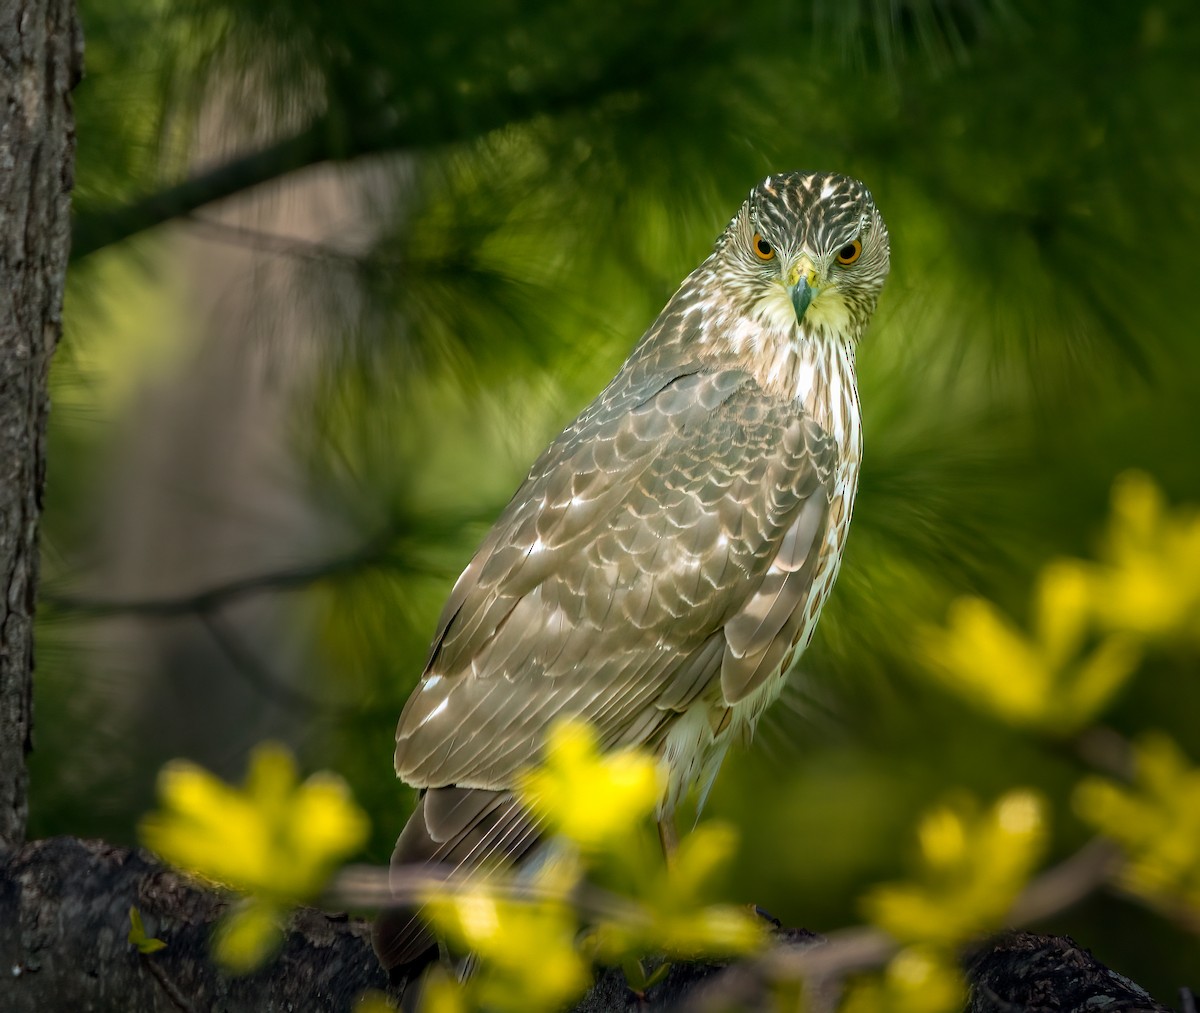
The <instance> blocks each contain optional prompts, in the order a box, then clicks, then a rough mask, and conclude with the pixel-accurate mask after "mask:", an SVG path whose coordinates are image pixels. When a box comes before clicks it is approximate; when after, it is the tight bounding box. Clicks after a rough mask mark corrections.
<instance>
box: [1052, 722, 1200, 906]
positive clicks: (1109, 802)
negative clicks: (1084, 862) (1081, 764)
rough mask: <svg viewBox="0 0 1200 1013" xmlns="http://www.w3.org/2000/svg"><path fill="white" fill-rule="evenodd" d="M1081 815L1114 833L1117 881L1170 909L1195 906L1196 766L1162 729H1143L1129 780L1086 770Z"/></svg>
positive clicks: (1079, 795)
mask: <svg viewBox="0 0 1200 1013" xmlns="http://www.w3.org/2000/svg"><path fill="white" fill-rule="evenodd" d="M1074 802H1075V809H1076V811H1077V812H1078V813H1079V815H1080V816H1081V817H1082V818H1083V819H1084V820H1086V821H1087V822H1088V823H1091V824H1092V825H1093V826H1095V827H1096V828H1097V829H1098V830H1099V831H1100V832H1101V833H1103V834H1104V835H1105V836H1107V837H1110V838H1112V839H1113V840H1114V841H1116V842H1117V843H1118V844H1119V845H1120V846H1121V848H1122V850H1123V851H1124V852H1125V855H1126V858H1127V862H1126V864H1125V866H1124V867H1123V868H1122V870H1121V872H1120V874H1119V877H1120V882H1121V885H1122V886H1123V887H1124V888H1125V889H1127V890H1129V891H1130V892H1131V893H1135V894H1137V895H1139V896H1141V897H1145V898H1146V899H1147V900H1150V901H1151V902H1152V903H1154V904H1156V905H1158V906H1159V907H1160V908H1163V909H1165V910H1168V911H1177V910H1179V908H1180V907H1181V906H1183V907H1187V908H1190V909H1191V910H1192V911H1193V912H1200V768H1197V767H1194V766H1192V765H1191V764H1190V763H1189V762H1188V760H1187V758H1186V757H1185V756H1184V755H1183V753H1182V752H1181V751H1180V750H1179V747H1178V746H1176V745H1175V743H1174V742H1172V741H1171V740H1170V739H1169V738H1168V737H1167V736H1165V735H1162V734H1151V735H1146V736H1144V737H1142V738H1141V739H1140V740H1139V741H1138V743H1137V745H1136V747H1135V751H1134V783H1133V785H1132V786H1131V787H1130V786H1125V785H1121V784H1117V783H1116V782H1114V781H1110V780H1108V779H1107V778H1101V777H1091V778H1088V779H1086V780H1085V781H1083V782H1082V783H1081V784H1080V785H1079V787H1078V788H1077V789H1076V792H1075V799H1074Z"/></svg>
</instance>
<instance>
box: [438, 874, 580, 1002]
mask: <svg viewBox="0 0 1200 1013" xmlns="http://www.w3.org/2000/svg"><path fill="white" fill-rule="evenodd" d="M558 877H559V872H558V871H555V872H552V873H551V874H550V881H551V882H554V881H556V880H557V879H558ZM544 892H545V891H539V893H544ZM554 892H555V891H554V890H553V889H551V891H550V893H551V896H548V897H539V898H538V899H530V900H511V899H509V898H507V897H505V896H504V895H503V889H502V884H501V883H496V884H490V883H488V882H487V881H480V882H478V883H477V884H475V885H471V886H468V887H460V888H454V887H443V888H440V889H438V890H436V891H433V892H432V893H431V894H430V895H429V896H427V897H426V898H425V909H424V913H425V915H426V917H428V919H429V920H430V922H432V924H433V925H434V927H435V928H437V929H438V931H439V932H440V933H441V934H442V935H444V936H445V937H446V938H447V939H448V940H449V941H450V942H451V943H452V944H453V945H455V946H456V947H458V948H461V949H463V950H469V951H470V952H472V953H473V954H475V956H476V957H477V958H478V960H479V970H478V972H477V973H476V974H475V975H474V976H473V977H472V978H471V979H469V981H468V983H467V986H466V989H465V992H466V996H465V998H468V999H471V1000H473V1001H474V1002H475V1003H476V1004H478V1005H479V1006H482V1007H484V1008H487V1009H495V1010H556V1009H561V1008H563V1007H564V1006H566V1005H568V1004H569V1003H570V1002H571V1000H573V999H575V998H577V997H578V996H579V995H581V994H582V993H583V992H584V991H585V990H586V989H587V987H588V985H589V984H590V982H591V980H592V975H591V968H590V966H589V965H588V964H587V963H586V962H585V961H584V959H583V958H582V957H581V956H580V954H579V951H578V950H577V949H576V946H575V937H576V935H577V933H578V931H579V922H578V918H577V916H576V914H575V911H574V909H573V908H572V907H571V905H570V904H569V902H568V900H567V897H566V894H565V893H564V894H562V895H561V896H554V895H553V894H554ZM453 993H454V990H453V989H449V988H442V989H441V991H439V992H438V993H437V995H436V996H435V997H433V998H431V999H430V1000H429V1002H430V1003H432V1004H433V1005H432V1006H430V1007H429V1008H431V1009H432V1008H436V1009H438V1010H442V1009H445V1010H452V1009H454V1008H455V1007H454V1006H453V1004H452V1003H453V1001H456V1000H455V998H454V994H453ZM459 998H464V997H463V996H459ZM434 999H436V1002H434Z"/></svg>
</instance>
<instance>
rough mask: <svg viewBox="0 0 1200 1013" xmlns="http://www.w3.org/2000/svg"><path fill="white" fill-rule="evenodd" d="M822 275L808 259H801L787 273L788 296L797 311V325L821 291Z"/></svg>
mask: <svg viewBox="0 0 1200 1013" xmlns="http://www.w3.org/2000/svg"><path fill="white" fill-rule="evenodd" d="M820 281H821V279H820V275H818V274H817V269H816V268H815V267H813V263H812V261H811V260H809V259H808V257H800V258H799V259H798V260H797V261H796V262H795V263H794V264H793V265H792V267H791V269H790V270H789V271H788V273H787V290H788V295H789V296H791V297H792V306H793V307H794V308H795V310H796V321H797V323H798V322H799V321H801V320H803V319H804V311H805V310H807V309H808V306H809V303H811V302H812V301H813V297H814V296H815V295H816V294H817V293H818V292H819V291H820V290H821V285H820Z"/></svg>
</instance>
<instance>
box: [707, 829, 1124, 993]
mask: <svg viewBox="0 0 1200 1013" xmlns="http://www.w3.org/2000/svg"><path fill="white" fill-rule="evenodd" d="M1116 861H1117V852H1116V849H1115V848H1114V847H1113V845H1112V844H1110V843H1109V842H1108V841H1105V840H1102V839H1097V840H1093V841H1091V842H1089V843H1088V844H1087V845H1085V846H1084V847H1083V848H1081V849H1080V850H1079V851H1077V852H1076V853H1075V854H1074V855H1072V856H1071V857H1070V858H1067V859H1066V860H1064V861H1063V862H1061V863H1060V864H1059V865H1056V866H1055V867H1054V868H1052V869H1049V870H1047V871H1046V872H1045V873H1043V874H1042V875H1041V876H1039V877H1037V878H1036V879H1035V880H1034V881H1033V882H1032V883H1030V884H1029V886H1028V887H1026V888H1025V890H1024V892H1022V894H1021V896H1020V897H1018V898H1017V900H1016V902H1015V903H1014V904H1013V907H1012V910H1011V912H1010V914H1009V918H1008V925H1009V927H1010V928H1021V927H1023V926H1025V925H1028V924H1030V923H1032V922H1035V921H1042V920H1044V919H1046V918H1049V917H1050V916H1051V915H1055V914H1058V913H1059V912H1061V911H1064V910H1066V909H1067V908H1069V907H1071V906H1072V905H1074V904H1076V903H1078V902H1079V901H1080V900H1082V899H1083V898H1084V897H1086V896H1087V895H1088V894H1090V893H1091V892H1092V891H1094V890H1096V889H1097V888H1098V887H1100V886H1101V885H1103V884H1104V883H1105V882H1106V881H1107V879H1108V878H1109V876H1110V875H1111V874H1112V871H1113V868H1114V866H1115V864H1116ZM899 949H900V945H899V944H898V943H897V942H896V940H894V939H893V938H892V937H891V936H889V935H888V934H887V933H886V932H884V931H882V930H881V929H876V928H872V927H868V926H860V927H856V928H851V929H844V930H842V931H840V932H832V933H830V934H829V935H828V936H827V937H826V940H825V942H824V943H822V944H819V945H815V946H813V945H805V946H803V947H797V946H789V945H783V946H776V947H774V948H773V949H771V950H768V951H767V952H766V953H764V954H763V955H762V956H761V957H759V958H758V959H757V960H755V961H746V962H744V963H741V964H737V965H735V966H733V967H731V968H730V969H729V971H728V972H726V973H725V974H723V975H721V976H720V977H719V978H717V979H715V980H714V981H713V982H712V983H711V985H709V986H708V987H706V989H705V990H704V993H703V994H702V995H700V996H698V997H697V999H698V1001H697V1003H696V1005H695V1008H696V1009H700V1010H706V1009H726V1008H735V1007H737V1006H738V1001H737V1000H738V997H739V996H744V995H746V994H753V993H755V992H756V990H759V989H761V987H762V985H763V983H775V982H780V981H797V980H803V981H804V983H805V988H806V990H807V992H808V994H810V995H811V996H813V997H814V1008H815V1009H826V1008H828V1009H832V1008H833V997H834V996H835V995H836V992H837V990H838V987H839V985H840V982H841V981H842V979H844V978H845V977H846V976H847V975H850V974H854V973H857V972H860V971H866V970H870V969H873V968H876V967H881V966H883V965H884V964H886V963H887V962H888V961H889V960H890V959H891V958H892V957H893V956H895V954H896V953H897V952H898V950H899ZM726 978H728V979H729V980H728V981H726V980H725V979H726ZM723 1004H724V1005H723Z"/></svg>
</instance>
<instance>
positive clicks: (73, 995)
mask: <svg viewBox="0 0 1200 1013" xmlns="http://www.w3.org/2000/svg"><path fill="white" fill-rule="evenodd" d="M364 874H366V875H367V880H366V881H365V882H363V883H356V880H357V879H358V878H359V877H361V876H362V875H364ZM375 878H376V875H375V873H374V872H372V870H347V872H346V873H344V874H343V876H342V878H341V883H342V885H343V886H344V887H347V888H349V889H350V890H352V891H353V890H356V889H357V890H367V891H371V890H374V889H376V884H375V882H374V880H375ZM417 886H418V884H417V882H416V880H415V879H414V883H413V889H414V890H415V889H416V888H417ZM229 902H230V897H229V896H228V895H227V894H225V893H223V892H222V891H219V890H213V889H208V888H206V887H203V886H201V885H200V884H199V883H197V882H195V881H194V880H191V879H189V878H188V877H186V876H183V875H182V874H180V873H178V872H176V871H174V870H172V869H170V868H167V867H166V866H163V865H161V864H160V863H158V862H157V861H155V860H153V859H152V858H150V857H149V856H148V855H146V854H145V853H144V852H140V851H139V852H132V851H128V850H126V849H123V848H115V847H112V846H110V845H107V844H103V843H101V842H96V841H78V840H75V839H73V838H52V839H50V840H45V841H36V842H33V843H30V844H27V845H25V846H24V848H22V849H21V850H19V851H16V852H12V853H9V854H8V855H7V856H3V857H0V970H2V971H3V974H4V979H3V980H4V991H3V995H4V1000H5V1005H4V1009H5V1013H41V1011H43V1010H48V1009H87V1010H91V1011H92V1013H128V1011H129V1010H131V1009H136V1010H139V1011H144V1013H179V1011H180V1010H181V1009H182V1010H188V1011H189V1013H191V1011H198V1010H209V1009H220V1010H223V1011H225V1013H243V1011H244V1013H251V1011H253V1013H275V1011H279V1013H282V1011H284V1010H304V1011H306V1013H350V1011H351V1010H352V1008H353V1005H354V1003H355V1001H356V999H357V997H358V996H359V995H360V994H361V993H362V992H364V991H366V990H368V989H378V990H381V991H386V990H387V988H388V983H387V981H386V979H385V976H384V973H383V970H382V969H381V968H380V966H379V964H378V961H377V960H376V959H375V955H374V953H373V952H372V950H371V945H370V941H369V937H370V932H369V928H368V926H367V925H366V923H364V922H361V921H356V920H350V919H347V918H346V917H345V916H342V915H330V914H324V913H322V912H320V911H315V910H312V909H309V908H303V909H300V910H298V911H296V912H295V913H294V914H293V916H292V917H291V920H290V922H289V925H288V932H287V934H286V938H285V940H284V944H283V948H282V950H281V952H280V953H279V954H278V956H277V957H276V958H275V959H274V960H272V961H271V962H269V963H268V964H267V965H266V966H264V967H263V968H261V969H260V970H258V971H256V972H255V973H253V974H251V975H247V976H246V977H242V978H231V977H229V976H227V975H226V974H224V973H223V972H221V971H220V970H218V969H217V968H216V967H215V966H214V965H213V964H212V963H211V961H210V959H209V949H208V942H209V936H210V934H211V931H212V927H213V925H214V923H215V922H216V921H217V919H218V918H220V916H221V915H222V913H223V912H224V911H225V910H226V909H227V907H228V905H229ZM130 907H136V908H137V909H138V911H139V912H140V913H141V915H142V919H143V921H144V922H145V926H146V932H147V934H148V935H150V936H153V937H156V938H159V939H162V940H163V942H165V943H166V944H167V946H166V949H164V950H160V951H159V952H157V953H154V954H150V955H148V956H142V955H140V954H139V953H138V952H137V950H136V949H135V947H133V946H132V945H131V944H130V943H129V942H128V941H127V938H126V937H127V935H128V932H129V927H130V926H129V909H130ZM786 935H787V937H788V938H790V939H791V940H792V945H786V944H785V945H781V946H780V947H778V948H777V951H776V952H785V951H787V950H791V951H794V952H795V953H797V954H800V955H803V954H812V955H813V956H814V957H815V956H816V955H817V954H819V953H820V951H821V950H822V949H827V948H828V947H829V946H830V945H832V944H831V943H821V942H820V941H819V939H818V940H817V941H816V942H815V943H814V941H813V940H814V938H815V937H812V936H811V934H808V933H804V932H792V933H787V934H786ZM840 938H841V940H842V942H841V943H840V946H841V947H842V951H843V955H845V954H847V953H848V952H849V951H850V950H851V949H855V950H856V952H857V958H856V961H855V963H856V964H857V965H859V966H868V965H869V964H871V963H872V962H875V961H876V960H877V959H878V957H879V952H878V948H877V945H876V943H875V942H874V941H873V934H871V933H861V932H860V933H857V934H856V935H851V934H842V935H841V936H840ZM797 940H798V941H799V945H796V941H797ZM529 959H530V960H531V961H536V960H538V959H539V957H538V954H536V953H531V954H530V955H529ZM842 963H843V965H846V961H845V959H843V960H842ZM758 966H760V962H759V961H749V962H743V963H742V964H738V965H734V966H733V967H732V968H730V967H727V966H725V965H721V964H713V963H688V962H679V963H677V964H676V965H675V966H674V967H673V968H672V971H671V973H670V975H669V976H668V977H667V979H666V981H664V982H663V983H662V984H661V985H658V986H656V987H655V988H653V989H652V990H651V991H650V992H649V993H648V994H647V995H646V996H645V997H638V996H635V995H634V994H633V993H632V992H630V991H629V988H628V987H627V986H626V984H625V982H624V978H623V976H622V973H621V971H620V970H619V969H612V968H609V969H605V970H602V971H601V973H600V974H599V976H598V978H597V981H596V984H595V985H594V986H593V988H592V989H591V991H590V992H589V993H588V995H587V996H585V997H584V999H583V1000H582V1001H581V1003H580V1004H579V1006H578V1007H577V1009H578V1011H579V1013H602V1011H604V1013H607V1011H613V1010H638V1011H641V1013H653V1011H655V1010H666V1009H680V1008H685V1007H686V1008H689V1009H713V1008H715V1007H714V1006H713V1000H714V999H715V998H716V997H717V996H716V994H715V993H714V992H713V989H712V986H714V985H718V984H720V985H722V986H723V987H722V989H721V991H720V993H719V994H720V995H721V996H724V997H725V998H726V999H728V998H731V997H732V998H733V999H734V1002H733V1004H732V1005H729V1004H728V1003H727V1004H726V1005H724V1006H721V1007H720V1008H721V1009H730V1008H736V1009H739V1010H745V1011H753V1010H768V1009H777V1008H778V1002H777V999H778V996H777V994H776V993H775V992H774V991H773V990H772V988H771V987H770V986H769V983H768V982H767V981H766V979H764V978H763V977H762V976H761V975H758V974H752V975H750V976H748V977H743V978H740V979H737V982H738V983H740V986H741V990H740V991H737V992H736V993H735V992H730V991H729V986H730V985H731V983H732V979H731V978H730V974H731V973H732V972H733V971H736V970H741V969H742V968H747V967H750V968H755V967H758ZM846 966H848V965H846ZM967 977H968V981H969V983H970V984H971V989H972V991H971V998H970V1000H969V1004H968V1006H967V1013H1001V1011H1007V1010H1010V1009H1020V1010H1022V1011H1023V1013H1041V1011H1045V1013H1051V1011H1053V1013H1067V1011H1076V1010H1077V1011H1079V1013H1085V1011H1090V1010H1094V1009H1100V1008H1103V1009H1112V1010H1116V1009H1121V1010H1128V1011H1131V1013H1132V1011H1138V1013H1169V1011H1168V1010H1167V1008H1166V1007H1165V1006H1162V1005H1159V1004H1158V1003H1155V1002H1154V1001H1153V1000H1151V999H1150V998H1149V996H1147V995H1146V993H1145V992H1144V991H1142V990H1141V989H1139V988H1138V986H1136V985H1135V984H1133V983H1132V982H1130V981H1129V980H1128V979H1126V978H1124V977H1122V976H1121V975H1118V974H1116V973H1114V972H1112V971H1110V970H1108V968H1106V967H1104V966H1103V965H1102V964H1100V963H1099V962H1097V961H1096V960H1094V959H1093V958H1092V957H1091V955H1090V954H1088V953H1087V952H1086V951H1083V950H1081V949H1080V948H1079V947H1078V946H1076V945H1075V944H1074V943H1073V942H1072V941H1071V940H1069V939H1065V938H1061V937H1054V936H1034V935H1030V934H1027V933H1014V934H1009V935H1006V936H1002V937H1000V938H998V939H995V940H992V941H990V942H988V943H985V944H983V945H982V946H980V947H979V949H978V952H977V953H976V954H975V955H974V957H973V958H972V960H971V962H970V964H969V966H968V969H967ZM398 984H402V983H398ZM180 1000H182V1005H181V1001H180Z"/></svg>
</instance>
